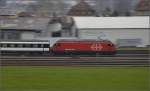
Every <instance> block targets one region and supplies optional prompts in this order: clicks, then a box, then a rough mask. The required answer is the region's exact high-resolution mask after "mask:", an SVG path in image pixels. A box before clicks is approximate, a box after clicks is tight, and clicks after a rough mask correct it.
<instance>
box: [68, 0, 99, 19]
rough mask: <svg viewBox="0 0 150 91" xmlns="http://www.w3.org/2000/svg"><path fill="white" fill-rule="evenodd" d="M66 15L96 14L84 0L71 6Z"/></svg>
mask: <svg viewBox="0 0 150 91" xmlns="http://www.w3.org/2000/svg"><path fill="white" fill-rule="evenodd" d="M67 15H70V16H96V11H95V10H94V9H93V8H92V7H91V6H90V5H89V4H88V3H87V2H85V1H84V0H81V1H80V2H79V3H78V4H77V5H75V6H73V7H72V8H71V9H70V11H69V12H68V14H67Z"/></svg>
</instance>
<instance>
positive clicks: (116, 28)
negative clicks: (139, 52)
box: [74, 16, 150, 46]
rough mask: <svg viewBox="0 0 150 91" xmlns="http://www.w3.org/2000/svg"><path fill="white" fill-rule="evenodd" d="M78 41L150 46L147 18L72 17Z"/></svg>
mask: <svg viewBox="0 0 150 91" xmlns="http://www.w3.org/2000/svg"><path fill="white" fill-rule="evenodd" d="M74 21H75V23H76V27H77V31H78V37H79V38H80V39H86V38H87V39H108V40H111V41H112V42H114V43H115V44H117V45H118V46H145V45H150V42H149V41H150V39H149V36H150V31H149V29H150V27H149V17H146V16H145V17H74Z"/></svg>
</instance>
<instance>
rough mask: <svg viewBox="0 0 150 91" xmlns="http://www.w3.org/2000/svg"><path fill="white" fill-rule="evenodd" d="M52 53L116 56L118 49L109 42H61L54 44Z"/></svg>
mask: <svg viewBox="0 0 150 91" xmlns="http://www.w3.org/2000/svg"><path fill="white" fill-rule="evenodd" d="M52 52H54V53H100V54H103V53H106V54H115V53H116V47H115V45H114V44H113V43H111V42H110V41H107V40H60V41H58V42H56V43H55V44H54V46H53V47H52Z"/></svg>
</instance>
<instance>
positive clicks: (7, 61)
mask: <svg viewBox="0 0 150 91" xmlns="http://www.w3.org/2000/svg"><path fill="white" fill-rule="evenodd" d="M149 60H150V59H149V58H148V57H7V56H4V57H1V63H0V65H1V66H144V67H145V66H150V64H149V63H150V61H149Z"/></svg>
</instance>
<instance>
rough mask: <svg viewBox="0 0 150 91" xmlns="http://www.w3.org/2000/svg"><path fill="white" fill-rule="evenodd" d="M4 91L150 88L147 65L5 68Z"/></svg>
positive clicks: (133, 90)
mask: <svg viewBox="0 0 150 91" xmlns="http://www.w3.org/2000/svg"><path fill="white" fill-rule="evenodd" d="M0 73H1V78H2V79H1V83H2V84H1V88H0V91H149V87H148V86H149V83H148V79H149V70H148V68H147V67H3V68H2V69H1V72H0Z"/></svg>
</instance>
